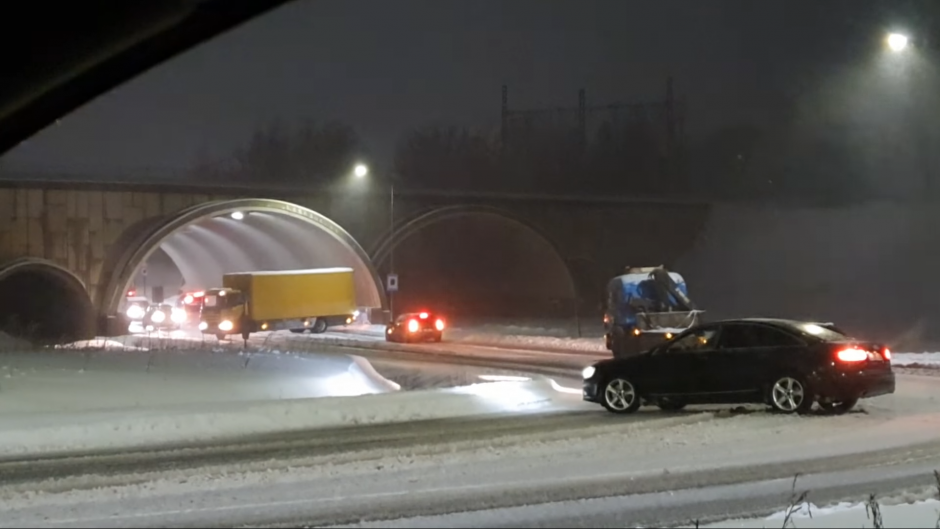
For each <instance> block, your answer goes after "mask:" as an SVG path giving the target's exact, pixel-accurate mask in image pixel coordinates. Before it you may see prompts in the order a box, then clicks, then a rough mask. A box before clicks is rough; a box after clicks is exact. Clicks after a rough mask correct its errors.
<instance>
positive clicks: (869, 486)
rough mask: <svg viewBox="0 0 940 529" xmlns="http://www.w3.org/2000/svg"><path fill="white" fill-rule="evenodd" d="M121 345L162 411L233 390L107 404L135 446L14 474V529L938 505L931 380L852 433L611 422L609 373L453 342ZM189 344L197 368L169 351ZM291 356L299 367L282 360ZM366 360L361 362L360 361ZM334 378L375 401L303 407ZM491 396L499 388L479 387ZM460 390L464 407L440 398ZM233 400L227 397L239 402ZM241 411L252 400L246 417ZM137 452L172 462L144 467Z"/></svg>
mask: <svg viewBox="0 0 940 529" xmlns="http://www.w3.org/2000/svg"><path fill="white" fill-rule="evenodd" d="M125 342H126V343H124V344H122V345H120V347H119V348H123V347H126V346H127V345H130V346H132V347H143V348H147V349H151V351H147V352H144V351H139V352H136V353H133V352H132V353H131V354H129V355H128V356H126V359H125V360H122V362H131V363H134V362H136V364H134V366H131V367H134V369H137V370H138V371H140V372H142V373H148V371H147V369H150V370H152V371H149V374H148V375H146V376H145V375H141V376H139V377H138V378H136V379H135V380H136V381H137V383H136V384H135V383H128V385H129V386H130V387H137V388H139V391H138V393H139V394H140V396H139V398H142V399H146V398H149V399H151V400H152V401H153V402H150V404H153V403H154V402H157V400H159V399H158V396H159V393H160V386H161V384H162V382H161V378H162V377H168V378H166V379H165V380H169V379H171V378H173V377H174V376H178V377H182V378H179V379H178V380H179V381H185V380H187V379H186V378H185V377H186V376H187V371H188V370H191V371H194V372H195V373H198V371H201V370H202V369H203V368H205V367H206V365H209V364H206V365H203V364H205V361H206V359H209V360H210V364H211V365H209V367H213V369H215V368H218V369H219V373H217V374H216V375H215V376H216V379H214V380H213V379H212V377H207V380H206V383H207V384H208V387H206V388H203V389H202V390H201V391H200V392H198V394H199V400H200V406H199V409H198V410H192V409H180V407H179V404H182V403H181V402H179V403H177V404H175V405H174V406H175V407H174V406H170V407H167V406H165V405H164V406H162V407H160V409H159V410H155V409H151V408H147V409H146V410H144V409H140V410H138V411H137V412H136V413H135V412H133V411H128V408H127V407H120V406H118V407H116V408H114V407H112V408H109V407H108V403H107V402H96V403H95V404H94V407H95V408H96V410H97V411H98V412H99V413H111V414H112V417H111V419H113V418H114V417H115V416H117V415H122V414H123V416H124V417H123V419H122V420H123V421H124V422H123V423H121V424H126V421H127V419H128V417H129V416H130V417H131V418H132V419H133V420H134V421H136V422H135V424H138V426H137V427H135V428H137V429H136V430H135V429H133V428H132V429H131V430H127V429H126V428H122V427H120V426H115V427H114V428H112V429H111V430H107V428H105V429H101V428H99V429H98V431H99V432H105V433H107V436H105V437H99V436H97V434H96V436H86V439H85V443H84V444H81V443H79V444H78V445H76V444H75V442H74V441H75V439H74V438H71V437H72V436H78V437H80V435H79V434H81V431H80V430H73V431H69V432H65V433H64V435H65V436H66V437H68V438H69V439H68V440H69V443H71V444H69V443H60V444H63V445H68V446H78V447H84V448H99V449H100V448H106V447H108V446H111V445H108V444H107V443H104V444H102V439H105V440H107V441H109V442H111V441H115V442H116V444H114V445H113V447H115V448H117V447H119V446H120V447H124V449H122V450H120V451H117V452H102V451H100V450H99V451H98V452H97V453H96V454H94V455H86V456H85V457H63V456H55V457H45V458H43V457H39V458H38V459H37V457H35V456H36V454H35V453H33V454H32V455H31V456H30V457H28V458H27V459H24V460H21V461H17V460H11V459H6V460H0V527H13V526H17V527H35V526H44V527H87V526H97V527H154V526H233V525H245V524H248V525H270V524H287V525H303V524H314V525H330V524H360V523H367V524H369V523H376V524H378V525H380V526H389V525H391V526H401V525H409V526H411V525H414V526H428V527H430V526H451V527H454V526H482V527H486V526H493V527H495V526H520V527H521V526H539V527H562V526H565V527H571V526H619V527H623V526H625V525H626V526H636V525H644V526H649V525H657V524H666V523H669V524H682V523H687V522H688V521H689V520H692V519H698V520H700V521H702V522H707V521H714V520H718V519H722V518H727V517H728V516H732V515H733V516H754V515H761V516H763V515H766V514H769V513H771V512H773V511H775V510H779V508H781V507H782V505H783V504H785V503H786V496H787V495H788V493H789V488H788V487H789V482H790V478H792V475H793V474H795V473H798V472H799V473H803V474H806V478H805V479H806V482H805V483H806V484H807V487H809V485H812V488H813V490H814V491H816V493H818V495H817V496H814V497H813V498H814V500H815V501H816V502H817V503H819V502H824V501H835V500H838V499H843V498H844V499H852V500H856V501H857V500H858V499H859V498H858V497H857V496H858V495H859V494H864V493H867V492H886V491H888V490H894V489H899V488H908V487H912V486H923V485H927V484H929V480H930V479H932V477H931V476H930V471H931V470H932V469H933V468H940V404H938V402H940V377H935V376H911V375H901V376H899V380H898V390H897V393H896V394H894V395H890V396H885V397H879V398H876V399H870V400H866V401H863V402H862V403H861V405H860V409H859V410H858V411H857V412H855V413H850V414H847V415H845V416H837V417H832V416H808V417H793V416H779V415H775V414H769V413H765V412H763V411H762V410H761V409H760V408H753V409H751V408H747V409H743V410H735V411H732V410H729V409H728V408H727V407H702V408H696V409H692V410H689V411H686V412H681V413H675V414H667V413H662V412H658V411H642V412H640V413H638V414H636V415H635V416H630V417H618V416H612V415H610V414H608V413H606V412H605V411H603V410H602V409H600V408H599V407H598V406H594V405H590V404H586V403H583V402H581V401H580V395H579V394H578V392H577V384H578V382H579V380H578V379H577V372H578V370H579V369H580V367H582V366H583V365H585V364H589V363H591V362H593V361H595V360H596V359H599V358H606V357H607V356H608V355H607V354H604V353H595V352H589V351H571V350H568V351H566V350H560V349H553V348H548V350H545V351H538V350H536V348H529V347H521V346H520V347H514V346H507V345H505V344H503V345H500V344H495V343H494V344H479V343H468V342H461V341H455V342H445V343H441V344H417V345H406V346H401V345H399V344H386V343H385V342H384V341H382V340H381V338H380V337H378V336H374V335H371V336H370V334H369V333H364V334H361V335H360V336H352V337H350V336H349V334H348V333H332V334H327V335H321V336H309V335H300V336H298V335H289V334H283V335H282V334H271V335H266V336H265V335H262V336H258V337H255V338H253V340H252V344H251V345H252V349H254V350H258V351H265V352H256V353H241V354H239V353H237V352H235V351H234V350H232V349H229V348H220V347H219V344H217V343H215V341H214V339H213V341H212V342H211V343H210V344H206V345H199V346H197V347H195V349H194V340H193V339H192V338H191V337H186V336H167V337H158V338H152V337H151V338H147V337H143V338H142V337H133V338H128V339H127V340H125ZM99 345H100V344H99ZM183 345H185V346H186V347H187V348H188V349H187V350H185V351H184V350H179V351H174V350H173V346H177V347H182V346H183ZM223 345H225V344H223ZM167 346H169V347H170V348H169V349H166V347H167ZM225 349H228V350H225ZM288 349H291V350H295V351H300V352H301V354H300V355H287V354H275V353H280V352H281V351H286V350H288ZM154 350H159V351H156V352H154ZM66 354H70V355H71V356H70V358H69V361H70V362H72V363H75V365H74V366H72V367H71V368H70V372H69V373H68V377H70V378H75V377H76V376H79V375H76V374H75V373H76V372H78V371H79V370H83V372H82V373H81V375H80V376H83V377H89V378H90V379H92V380H94V377H95V376H97V375H96V373H99V372H102V371H107V369H104V367H105V366H104V365H95V364H94V363H91V364H89V363H88V360H87V354H88V351H68V352H67V353H66ZM95 354H104V355H107V353H106V352H105V353H95ZM154 355H156V357H157V361H154V360H153V359H154ZM350 355H352V356H350ZM118 357H120V358H125V357H124V356H122V355H118ZM354 357H362V358H365V359H367V360H368V361H367V362H365V363H362V362H359V363H357V362H353V361H350V360H349V359H350V358H354ZM338 358H345V359H346V360H343V361H342V362H345V363H344V364H343V366H345V367H342V366H341V367H340V371H342V372H344V373H351V374H353V375H354V376H355V377H359V378H361V379H362V380H361V382H362V383H363V384H364V386H363V387H364V388H371V389H368V390H361V391H359V392H358V393H362V394H365V395H364V396H360V397H343V396H339V397H334V398H331V399H329V403H328V405H326V404H327V402H326V401H324V400H323V399H310V398H309V397H317V396H325V395H324V393H329V392H330V391H333V390H331V389H330V388H328V387H326V386H324V385H323V384H322V379H323V378H324V376H321V375H325V373H324V369H326V371H330V370H332V371H330V372H333V371H335V370H336V368H337V366H338V364H336V362H337V361H338V360H336V359H338ZM901 358H902V359H903V358H904V357H903V356H902V357H901ZM922 358H924V359H926V360H931V359H930V358H929V356H927V357H922ZM902 361H903V360H902ZM79 363H81V364H82V366H78V364H79ZM918 363H920V364H931V362H930V361H926V362H918ZM144 364H146V366H145V365H144ZM11 365H13V364H12V363H8V364H7V370H8V371H9V372H11V373H12V376H11V377H10V378H8V379H6V380H0V385H5V386H4V387H8V388H10V389H11V391H10V392H9V395H14V393H15V392H14V391H12V390H13V389H15V388H16V386H15V384H17V383H18V384H20V386H19V390H17V391H20V392H21V395H20V397H28V395H27V393H28V389H27V388H30V387H31V386H30V384H29V383H28V382H29V381H30V377H33V379H32V381H33V382H35V383H36V384H37V385H36V387H35V391H34V392H38V393H36V395H34V396H35V397H39V396H40V393H42V392H41V391H39V390H40V389H41V385H40V384H39V382H40V380H39V378H37V377H36V373H31V372H30V370H29V368H28V366H26V367H27V368H26V369H23V368H24V364H22V363H20V364H17V365H18V367H15V368H13V370H12V371H11V369H10V366H11ZM243 365H253V366H254V367H253V369H255V370H256V371H257V373H256V374H255V375H251V376H260V377H262V378H264V377H274V379H276V380H277V381H278V382H277V383H281V384H283V383H284V382H285V381H288V382H290V383H291V384H294V383H296V382H298V381H302V380H304V379H307V378H309V379H311V380H314V381H315V383H313V384H312V386H311V387H309V388H307V389H305V390H303V391H306V392H307V394H305V395H304V394H301V395H294V394H292V395H291V398H287V399H285V398H276V397H274V396H273V394H272V393H271V391H272V389H271V388H272V387H274V386H276V385H277V384H274V386H272V383H271V382H270V380H269V381H267V382H264V383H262V384H260V385H258V386H254V385H252V384H250V383H247V382H248V381H249V378H251V377H249V376H248V375H247V374H246V373H245V371H246V370H245V369H244V368H243V367H241V366H243ZM324 366H332V367H329V368H328V369H327V368H325V367H324ZM468 366H469V367H468ZM126 367H127V366H126V365H125V366H124V367H122V369H123V368H126ZM197 367H198V369H197ZM373 368H374V372H373V371H370V370H373ZM285 371H286V372H288V373H289V374H285V373H284V372H285ZM933 371H934V370H929V371H928V372H933ZM225 372H229V373H230V374H234V373H239V375H238V376H237V377H235V378H232V377H230V376H226V375H224V373H225ZM525 372H535V373H545V374H552V375H553V376H554V377H555V378H556V381H557V382H561V383H562V386H564V385H568V386H571V387H572V388H573V389H574V391H573V392H571V393H567V392H565V391H561V390H564V387H560V386H558V384H557V383H552V382H551V381H548V380H541V379H539V378H538V377H535V378H534V379H533V380H518V381H514V380H510V379H508V378H507V376H508V375H513V374H520V373H525ZM193 374H194V373H189V375H193ZM318 376H319V378H317V377H318ZM326 378H329V377H326ZM530 378H532V375H530ZM389 379H390V381H389ZM101 380H104V379H101ZM383 380H384V381H385V382H383ZM491 380H500V382H496V383H487V384H479V382H481V381H491ZM316 381H319V382H316ZM99 382H100V381H99ZM46 383H47V384H54V383H56V382H55V381H54V380H52V381H47V382H46ZM246 383H247V385H246ZM11 384H12V386H11ZM148 384H150V385H152V388H151V389H148V387H150V386H148ZM390 384H392V385H395V386H400V387H401V388H402V389H412V390H414V391H407V392H405V391H394V387H393V386H391V385H390ZM186 386H187V383H186V382H179V383H178V384H177V385H170V386H166V387H165V388H164V389H167V388H168V389H169V390H170V392H171V393H174V394H175V395H170V396H167V397H165V398H164V397H159V398H160V399H163V400H161V402H163V401H166V400H168V401H172V400H173V398H177V399H183V398H184V396H185V392H184V391H183V390H182V389H181V388H184V387H186ZM448 386H463V387H461V388H456V389H449V390H441V389H429V388H442V387H448ZM390 390H391V391H390ZM226 391H228V392H230V393H231V392H234V393H232V394H230V397H231V398H226V396H225V392H226ZM242 391H245V392H246V395H249V396H250V395H254V397H255V399H254V400H252V398H244V396H242V397H239V394H240V392H242ZM252 391H254V392H255V393H252ZM280 391H283V389H281V390H280ZM265 392H267V393H265ZM318 392H319V393H318ZM369 393H373V394H374V395H368V394H369ZM375 393H381V394H375ZM148 395H149V396H148ZM220 395H221V396H220ZM281 396H283V395H281ZM192 397H193V394H190V395H189V396H188V398H190V399H191V398H192ZM297 397H300V398H297ZM304 397H308V398H304ZM5 398H6V397H5ZM258 398H261V399H263V401H258V400H257V399H258ZM29 400H30V399H29V398H25V399H24V400H23V405H27V404H28V405H29V406H32V407H33V408H32V409H33V411H38V412H43V411H45V412H48V411H49V410H50V409H53V408H55V407H57V406H61V405H62V402H50V401H45V402H44V401H42V399H39V400H38V401H37V402H32V403H27V402H25V401H29ZM223 401H227V402H223ZM239 401H241V402H239ZM11 402H12V399H11ZM72 404H74V405H75V406H80V405H87V404H88V402H84V404H82V402H80V401H76V402H74V403H72ZM164 404H166V402H164ZM9 406H12V404H9ZM43 406H46V408H43ZM7 411H8V412H10V411H12V409H8V410H7ZM40 414H42V413H40ZM184 416H185V417H189V419H187V420H182V419H181V417H184ZM193 417H195V418H196V419H197V420H195V421H194V420H192V418H193ZM14 419H16V420H22V421H25V422H26V423H29V422H30V421H32V420H34V417H32V416H31V415H30V414H22V416H21V417H20V418H19V419H17V418H16V417H13V415H12V414H10V413H7V414H4V413H3V408H2V405H0V427H4V428H7V429H6V430H4V431H3V432H0V445H4V443H6V445H7V446H13V445H14V444H15V442H12V441H11V439H14V437H15V436H14V435H13V433H15V432H14V431H15V430H16V428H12V430H11V429H10V428H11V425H13V426H15V425H16V420H14ZM85 419H87V416H86V417H84V418H82V420H83V421H85ZM98 419H101V418H100V417H99V418H98ZM109 420H110V419H109ZM102 424H104V425H108V424H110V423H108V422H107V421H105V422H98V423H97V426H99V427H100V426H101V425H102ZM115 424H117V423H115ZM31 425H32V426H35V424H32V423H31ZM58 426H61V424H59V425H58ZM148 427H149V430H148ZM174 428H176V429H177V430H178V431H174ZM33 430H34V431H32V433H31V434H32V435H35V433H36V432H35V429H34V428H33ZM106 430H107V431H106ZM140 432H145V433H146V434H147V435H145V436H143V437H141V436H140V435H138V434H139V433H140ZM194 434H195V435H194ZM57 435H63V431H62V430H55V431H53V430H49V431H47V432H45V434H44V436H45V438H47V439H48V440H49V441H56V440H57V439H61V438H60V437H56V436H57ZM148 436H149V437H148ZM23 439H24V440H26V439H34V438H29V437H26V438H23ZM14 441H15V439H14ZM142 441H162V442H165V443H176V445H175V446H164V447H151V448H146V449H144V448H143V447H145V446H147V445H146V444H145V443H142ZM48 444H49V445H50V446H55V444H56V443H55V442H49V443H48ZM135 445H136V446H137V447H138V448H137V449H134V448H133V446H135ZM127 447H131V449H130V450H128V449H127ZM8 453H9V452H8ZM802 479H804V478H801V480H802ZM813 480H816V481H813ZM784 493H787V494H784ZM521 505H525V506H526V507H520V506H521ZM470 511H472V512H470Z"/></svg>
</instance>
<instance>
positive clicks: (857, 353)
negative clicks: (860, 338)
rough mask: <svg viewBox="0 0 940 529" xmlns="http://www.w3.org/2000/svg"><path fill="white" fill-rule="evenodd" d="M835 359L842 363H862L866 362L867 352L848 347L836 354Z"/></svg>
mask: <svg viewBox="0 0 940 529" xmlns="http://www.w3.org/2000/svg"><path fill="white" fill-rule="evenodd" d="M836 358H838V359H839V360H841V361H843V362H864V361H865V360H868V351H862V350H861V349H858V348H856V347H850V348H849V349H843V350H841V351H839V352H838V353H836Z"/></svg>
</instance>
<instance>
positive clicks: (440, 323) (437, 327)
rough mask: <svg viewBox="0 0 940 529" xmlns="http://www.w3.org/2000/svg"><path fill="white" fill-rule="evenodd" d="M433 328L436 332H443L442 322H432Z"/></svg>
mask: <svg viewBox="0 0 940 529" xmlns="http://www.w3.org/2000/svg"><path fill="white" fill-rule="evenodd" d="M434 328H435V329H437V330H439V331H443V330H444V320H437V321H436V322H434Z"/></svg>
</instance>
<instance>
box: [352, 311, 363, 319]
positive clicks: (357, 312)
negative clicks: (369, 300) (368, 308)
mask: <svg viewBox="0 0 940 529" xmlns="http://www.w3.org/2000/svg"><path fill="white" fill-rule="evenodd" d="M360 314H362V313H361V312H359V311H358V310H354V311H353V316H352V317H353V319H357V318H359V315H360Z"/></svg>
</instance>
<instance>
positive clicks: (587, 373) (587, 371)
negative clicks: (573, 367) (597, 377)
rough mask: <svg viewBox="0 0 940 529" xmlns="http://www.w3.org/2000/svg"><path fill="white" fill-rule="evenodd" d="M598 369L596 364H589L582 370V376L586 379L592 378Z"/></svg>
mask: <svg viewBox="0 0 940 529" xmlns="http://www.w3.org/2000/svg"><path fill="white" fill-rule="evenodd" d="M596 371H597V370H596V369H594V366H587V367H585V368H584V370H583V371H581V378H583V379H584V380H588V379H590V378H591V377H593V376H594V373H595V372H596Z"/></svg>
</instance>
